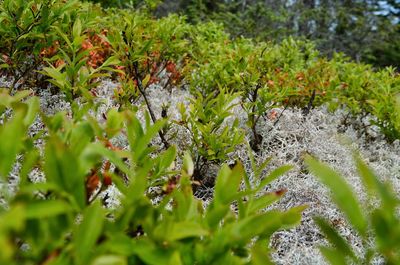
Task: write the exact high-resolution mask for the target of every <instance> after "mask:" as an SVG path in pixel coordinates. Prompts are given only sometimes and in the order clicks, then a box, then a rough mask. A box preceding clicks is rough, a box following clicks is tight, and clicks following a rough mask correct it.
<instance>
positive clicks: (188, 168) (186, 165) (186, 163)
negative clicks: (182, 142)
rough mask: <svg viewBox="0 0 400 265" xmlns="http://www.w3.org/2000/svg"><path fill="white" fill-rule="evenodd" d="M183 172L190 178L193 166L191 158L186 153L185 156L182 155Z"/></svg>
mask: <svg viewBox="0 0 400 265" xmlns="http://www.w3.org/2000/svg"><path fill="white" fill-rule="evenodd" d="M183 171H185V172H186V174H187V175H188V176H189V177H191V176H192V175H193V172H194V164H193V160H192V156H191V155H190V153H189V152H188V151H186V152H185V154H184V155H183Z"/></svg>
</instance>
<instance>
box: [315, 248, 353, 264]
mask: <svg viewBox="0 0 400 265" xmlns="http://www.w3.org/2000/svg"><path fill="white" fill-rule="evenodd" d="M319 250H320V251H321V252H322V255H324V257H325V258H326V259H327V260H328V261H329V263H330V264H332V265H347V264H348V263H347V262H346V259H345V257H344V256H343V255H341V253H340V252H339V251H338V250H336V249H332V248H328V247H320V248H319Z"/></svg>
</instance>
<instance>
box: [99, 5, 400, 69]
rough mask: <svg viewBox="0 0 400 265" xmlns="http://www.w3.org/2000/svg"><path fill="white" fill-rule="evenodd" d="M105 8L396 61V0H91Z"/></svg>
mask: <svg viewBox="0 0 400 265" xmlns="http://www.w3.org/2000/svg"><path fill="white" fill-rule="evenodd" d="M92 1H93V2H97V3H101V4H102V5H103V6H105V7H119V8H121V7H122V8H142V7H145V8H146V9H147V10H150V11H151V12H152V13H153V14H154V15H155V16H157V17H163V16H166V15H168V14H170V13H179V14H181V15H185V16H186V17H187V20H188V21H189V22H190V23H197V22H204V21H209V20H213V21H216V22H220V23H222V24H224V26H225V29H226V30H227V31H228V32H229V33H230V34H231V36H232V37H233V38H234V37H238V36H243V37H251V38H255V39H258V40H262V41H273V42H277V43H279V42H280V41H282V40H284V39H285V38H287V37H289V36H291V37H295V38H300V39H308V40H312V41H314V42H315V44H316V46H317V48H318V49H319V51H320V52H321V53H322V54H324V55H327V56H329V57H330V56H331V55H332V54H333V53H334V52H343V53H345V54H346V55H347V56H350V57H351V58H352V59H354V60H356V61H358V62H366V63H370V64H373V65H374V66H375V67H384V66H389V65H391V66H395V67H397V68H398V67H399V64H400V34H399V33H400V12H399V10H400V1H399V0H384V1H382V0H334V1H333V0H164V1H161V0H92Z"/></svg>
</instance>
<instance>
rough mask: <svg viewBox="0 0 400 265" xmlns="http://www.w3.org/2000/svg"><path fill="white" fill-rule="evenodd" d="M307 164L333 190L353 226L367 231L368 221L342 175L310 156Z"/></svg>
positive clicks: (363, 233) (363, 232)
mask: <svg viewBox="0 0 400 265" xmlns="http://www.w3.org/2000/svg"><path fill="white" fill-rule="evenodd" d="M305 161H306V164H307V165H308V167H309V168H310V170H311V172H312V173H313V174H314V175H316V176H317V177H318V178H319V179H320V180H321V181H322V182H323V183H324V184H325V185H326V186H328V188H329V189H330V190H331V192H332V198H333V200H334V201H335V202H336V203H337V205H338V206H339V208H340V209H341V210H342V211H343V212H344V214H345V215H346V216H347V218H348V219H349V221H350V222H351V224H352V225H353V227H354V228H355V229H356V230H357V231H358V232H359V233H360V234H361V235H363V236H364V235H365V234H366V232H367V221H366V219H365V216H364V213H363V212H362V210H361V206H360V203H359V202H358V200H357V199H356V197H355V195H354V192H353V191H352V189H351V188H350V187H349V185H348V184H347V183H346V182H345V181H344V180H343V179H342V178H341V176H340V175H339V174H338V173H336V172H335V171H333V170H332V169H330V168H329V167H328V166H326V165H325V164H323V163H321V162H319V161H317V160H315V159H313V158H312V157H310V156H308V157H307V158H306V160H305Z"/></svg>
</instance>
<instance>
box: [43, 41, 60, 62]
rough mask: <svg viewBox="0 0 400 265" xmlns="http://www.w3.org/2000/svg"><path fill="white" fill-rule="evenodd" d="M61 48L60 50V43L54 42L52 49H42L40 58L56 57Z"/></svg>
mask: <svg viewBox="0 0 400 265" xmlns="http://www.w3.org/2000/svg"><path fill="white" fill-rule="evenodd" d="M59 48H60V43H59V42H58V41H54V42H53V44H52V45H51V46H50V47H47V48H42V49H41V50H40V57H43V58H51V57H53V56H54V55H56V53H57V51H58V49H59Z"/></svg>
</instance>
